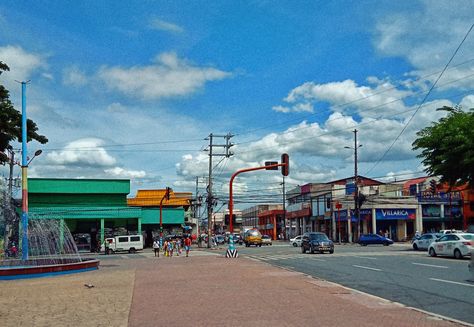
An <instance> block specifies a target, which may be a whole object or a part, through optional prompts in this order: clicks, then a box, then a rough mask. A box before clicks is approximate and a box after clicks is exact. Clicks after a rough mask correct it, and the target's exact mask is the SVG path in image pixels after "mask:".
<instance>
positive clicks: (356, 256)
mask: <svg viewBox="0 0 474 327" xmlns="http://www.w3.org/2000/svg"><path fill="white" fill-rule="evenodd" d="M353 257H355V258H362V259H369V260H377V258H372V257H363V256H360V255H354V256H353Z"/></svg>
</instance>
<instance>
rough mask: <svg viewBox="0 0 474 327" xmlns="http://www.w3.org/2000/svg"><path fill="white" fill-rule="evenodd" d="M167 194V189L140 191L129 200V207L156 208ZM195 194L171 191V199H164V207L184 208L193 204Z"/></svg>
mask: <svg viewBox="0 0 474 327" xmlns="http://www.w3.org/2000/svg"><path fill="white" fill-rule="evenodd" d="M165 194H166V189H159V190H138V191H137V195H136V197H134V198H128V199H127V204H128V205H129V206H140V207H156V206H159V205H160V202H161V200H162V199H163V197H164V196H165ZM192 196H193V194H192V193H187V192H173V191H172V190H171V191H170V199H169V200H168V199H166V198H165V199H163V207H182V206H189V205H190V204H191V199H192Z"/></svg>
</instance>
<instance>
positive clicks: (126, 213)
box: [28, 207, 141, 219]
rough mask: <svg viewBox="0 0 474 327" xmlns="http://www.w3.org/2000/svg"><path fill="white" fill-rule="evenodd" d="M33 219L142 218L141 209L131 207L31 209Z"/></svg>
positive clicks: (30, 214) (30, 213)
mask: <svg viewBox="0 0 474 327" xmlns="http://www.w3.org/2000/svg"><path fill="white" fill-rule="evenodd" d="M28 216H29V217H30V218H31V219H100V218H107V219H111V218H113V219H116V218H118V219H127V218H140V217H141V208H129V207H37V208H30V209H29V213H28Z"/></svg>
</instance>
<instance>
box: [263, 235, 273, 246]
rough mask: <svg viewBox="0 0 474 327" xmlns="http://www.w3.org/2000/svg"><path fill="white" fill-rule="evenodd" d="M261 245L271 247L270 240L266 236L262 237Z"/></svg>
mask: <svg viewBox="0 0 474 327" xmlns="http://www.w3.org/2000/svg"><path fill="white" fill-rule="evenodd" d="M262 245H272V238H271V237H270V236H268V235H263V236H262Z"/></svg>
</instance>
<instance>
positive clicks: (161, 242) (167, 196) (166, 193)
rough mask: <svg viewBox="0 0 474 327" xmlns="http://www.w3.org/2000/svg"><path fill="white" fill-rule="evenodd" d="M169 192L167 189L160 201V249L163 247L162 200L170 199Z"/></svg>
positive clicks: (169, 189)
mask: <svg viewBox="0 0 474 327" xmlns="http://www.w3.org/2000/svg"><path fill="white" fill-rule="evenodd" d="M170 191H171V188H169V187H167V188H166V192H165V194H164V195H163V197H162V198H161V201H160V247H162V246H163V200H164V199H165V198H166V199H168V200H169V199H170Z"/></svg>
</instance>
